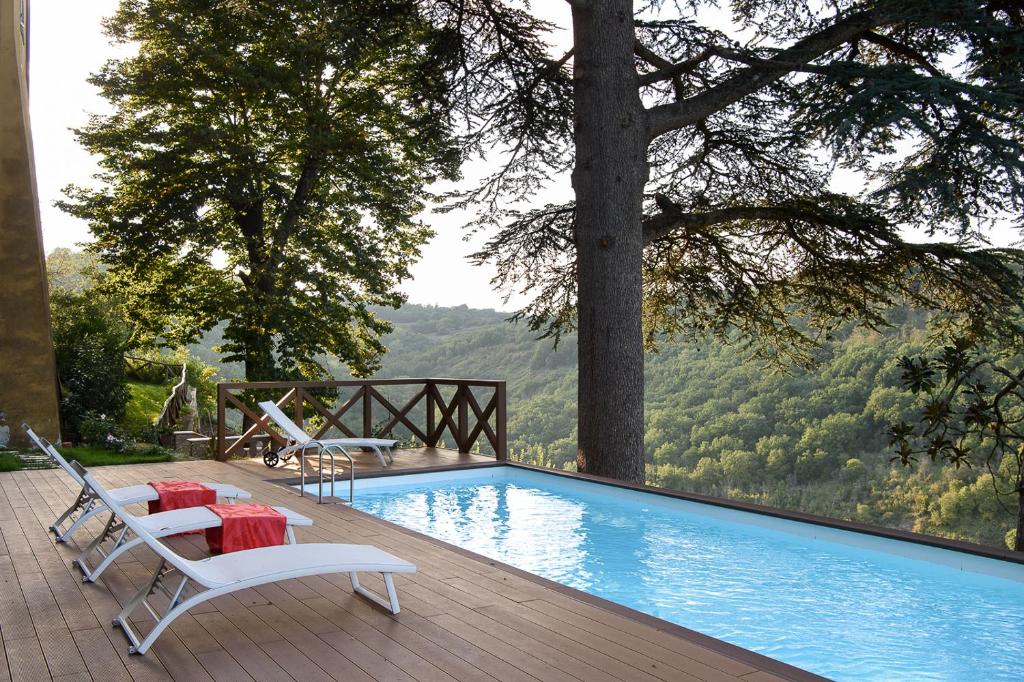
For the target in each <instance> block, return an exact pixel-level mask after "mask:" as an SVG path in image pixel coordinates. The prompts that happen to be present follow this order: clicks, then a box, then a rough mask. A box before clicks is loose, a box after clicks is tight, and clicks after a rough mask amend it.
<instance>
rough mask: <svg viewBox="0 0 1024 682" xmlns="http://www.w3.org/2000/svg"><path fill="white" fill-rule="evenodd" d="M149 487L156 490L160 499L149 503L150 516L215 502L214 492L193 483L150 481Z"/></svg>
mask: <svg viewBox="0 0 1024 682" xmlns="http://www.w3.org/2000/svg"><path fill="white" fill-rule="evenodd" d="M149 485H151V486H153V487H154V488H156V492H157V494H158V495H159V496H160V499H158V500H151V501H150V503H149V513H150V514H156V513H157V512H162V511H171V510H172V509H189V508H191V507H202V506H203V505H205V504H215V503H216V502H217V491H216V490H214V489H213V488H207V487H206V486H205V485H203V484H202V483H196V482H195V481H150V482H149Z"/></svg>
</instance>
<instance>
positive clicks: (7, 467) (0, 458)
mask: <svg viewBox="0 0 1024 682" xmlns="http://www.w3.org/2000/svg"><path fill="white" fill-rule="evenodd" d="M20 468H21V460H20V459H18V456H17V455H15V454H12V453H10V452H0V471H17V470H18V469H20Z"/></svg>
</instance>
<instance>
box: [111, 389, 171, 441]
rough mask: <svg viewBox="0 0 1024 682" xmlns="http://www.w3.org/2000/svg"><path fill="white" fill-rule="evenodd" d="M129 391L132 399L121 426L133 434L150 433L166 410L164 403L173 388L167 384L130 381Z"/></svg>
mask: <svg viewBox="0 0 1024 682" xmlns="http://www.w3.org/2000/svg"><path fill="white" fill-rule="evenodd" d="M128 390H129V392H130V393H131V397H130V398H129V399H128V405H127V406H126V408H125V415H124V420H123V421H122V422H121V426H123V427H124V429H125V430H126V431H127V432H128V433H131V434H139V435H141V434H146V433H149V432H150V431H152V429H153V422H154V421H155V420H156V418H157V417H159V416H160V411H161V410H162V409H163V408H164V401H165V400H167V396H169V395H170V394H171V387H170V386H167V385H165V384H144V383H141V382H138V381H129V382H128Z"/></svg>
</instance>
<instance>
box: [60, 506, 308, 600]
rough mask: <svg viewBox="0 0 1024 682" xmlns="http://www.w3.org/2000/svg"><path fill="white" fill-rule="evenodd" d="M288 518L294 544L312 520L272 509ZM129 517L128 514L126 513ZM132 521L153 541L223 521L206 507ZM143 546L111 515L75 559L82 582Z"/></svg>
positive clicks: (288, 536) (287, 529) (92, 579)
mask: <svg viewBox="0 0 1024 682" xmlns="http://www.w3.org/2000/svg"><path fill="white" fill-rule="evenodd" d="M273 509H276V510H277V511H278V512H279V513H281V514H283V515H284V517H285V522H286V523H287V525H286V526H285V540H286V541H287V542H288V543H289V544H292V545H294V544H295V526H312V525H313V520H312V519H310V518H307V517H305V516H303V515H302V514H299V513H297V512H293V511H292V510H291V509H286V508H285V507H273ZM125 513H126V514H127V513H128V512H125ZM132 518H134V519H135V521H136V522H137V523H138V524H139V525H141V526H142V527H143V528H145V529H146V531H148V532H149V534H150V535H152V536H153V537H154V538H158V539H159V538H165V537H168V536H171V535H177V534H178V533H187V532H189V531H196V530H206V529H207V528H218V527H219V526H221V525H222V523H223V520H222V519H221V517H220V516H218V515H217V514H215V513H213V512H212V511H210V510H209V509H207V508H206V507H191V508H188V509H173V510H171V511H165V512H159V513H156V514H150V515H148V516H134V515H132ZM107 540H110V541H111V542H113V546H111V547H110V548H109V549H104V547H103V545H104V543H105V542H106V541H107ZM141 544H143V540H142V538H141V537H139V536H138V535H136V534H135V533H134V532H132V530H131V528H129V527H128V526H127V525H126V524H125V522H124V520H123V519H121V518H120V517H119V516H118V515H117V514H113V513H111V515H110V519H109V520H108V521H107V524H106V525H105V526H104V527H103V530H102V531H101V532H100V534H99V535H97V536H96V539H94V540H93V541H92V542H91V543H89V545H88V546H86V548H85V549H83V550H82V553H81V554H79V555H78V558H77V559H75V563H76V564H77V565H78V567H79V568H80V569H81V570H82V582H96V579H97V578H99V577H100V575H101V574H102V573H103V571H105V570H107V567H108V566H110V564H112V563H113V562H114V560H115V559H117V557H119V556H121V555H122V554H124V553H125V552H127V551H129V550H131V549H134V548H135V547H138V546H139V545H141ZM93 553H96V554H98V555H99V556H101V557H102V560H101V561H100V563H99V564H97V565H96V567H95V568H92V567H90V566H89V557H90V556H91V555H92V554H93Z"/></svg>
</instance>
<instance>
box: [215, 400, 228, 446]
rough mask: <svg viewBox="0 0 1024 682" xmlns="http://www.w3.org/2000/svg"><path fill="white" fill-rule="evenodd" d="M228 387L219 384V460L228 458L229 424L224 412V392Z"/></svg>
mask: <svg viewBox="0 0 1024 682" xmlns="http://www.w3.org/2000/svg"><path fill="white" fill-rule="evenodd" d="M225 393H226V389H225V388H224V385H223V384H217V453H216V459H217V461H218V462H223V461H224V460H225V459H227V458H226V457H225V456H224V452H225V451H226V450H227V449H228V448H227V445H228V443H227V440H228V425H227V423H226V420H225V417H224V413H225V409H224V401H225V400H226V398H225V396H224V394H225Z"/></svg>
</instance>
